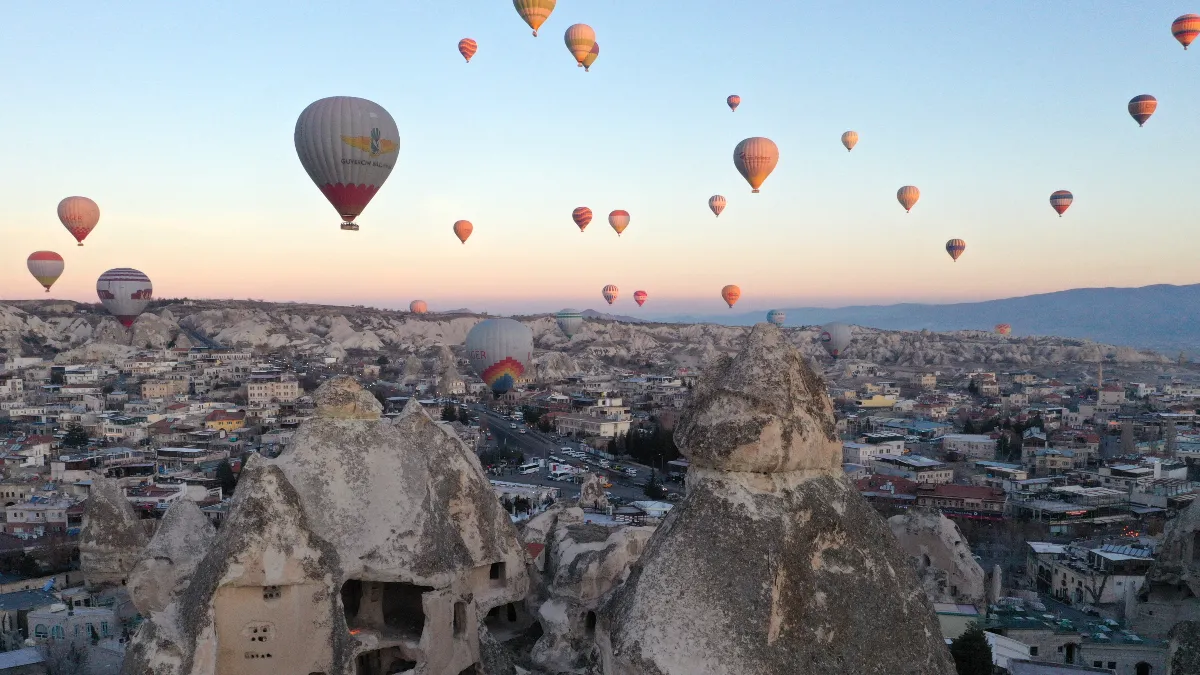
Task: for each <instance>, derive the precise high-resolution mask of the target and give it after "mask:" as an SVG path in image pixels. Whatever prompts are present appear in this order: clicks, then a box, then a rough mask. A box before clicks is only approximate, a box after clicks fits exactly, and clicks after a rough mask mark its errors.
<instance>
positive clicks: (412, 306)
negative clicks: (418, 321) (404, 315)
mask: <svg viewBox="0 0 1200 675" xmlns="http://www.w3.org/2000/svg"><path fill="white" fill-rule="evenodd" d="M408 311H410V312H412V313H413V314H424V313H425V312H428V311H429V305H427V304H425V301H424V300H413V301H412V302H410V303H408Z"/></svg>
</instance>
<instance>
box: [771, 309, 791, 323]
mask: <svg viewBox="0 0 1200 675" xmlns="http://www.w3.org/2000/svg"><path fill="white" fill-rule="evenodd" d="M767 321H769V322H771V323H773V324H775V325H776V326H780V327H782V326H783V322H784V321H787V314H786V313H785V312H784V311H783V310H782V309H773V310H771V311H769V312H767Z"/></svg>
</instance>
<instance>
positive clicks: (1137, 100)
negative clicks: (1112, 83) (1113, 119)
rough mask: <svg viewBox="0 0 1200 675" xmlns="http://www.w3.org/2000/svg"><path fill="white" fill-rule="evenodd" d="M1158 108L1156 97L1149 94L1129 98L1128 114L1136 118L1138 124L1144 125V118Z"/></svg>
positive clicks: (1148, 116)
mask: <svg viewBox="0 0 1200 675" xmlns="http://www.w3.org/2000/svg"><path fill="white" fill-rule="evenodd" d="M1157 109H1158V99H1156V98H1154V97H1153V96H1151V95H1150V94H1142V95H1140V96H1134V97H1133V98H1131V99H1129V116H1130V117H1132V118H1133V119H1135V120H1137V123H1138V126H1139V127H1140V126H1144V125H1145V124H1146V120H1148V119H1150V116H1151V115H1153V114H1154V111H1155V110H1157Z"/></svg>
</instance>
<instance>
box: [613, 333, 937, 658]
mask: <svg viewBox="0 0 1200 675" xmlns="http://www.w3.org/2000/svg"><path fill="white" fill-rule="evenodd" d="M780 371H782V372H780ZM704 379H705V380H706V381H705V382H704V383H703V384H702V385H701V388H700V390H701V392H703V393H701V394H700V395H698V396H697V397H696V400H695V401H694V403H693V407H692V408H691V409H689V410H688V411H686V412H685V414H684V418H685V419H686V420H687V423H686V425H685V426H683V427H681V428H680V429H679V430H678V431H677V432H676V442H677V443H678V444H679V445H680V449H681V450H682V451H683V452H684V454H686V455H688V456H689V457H691V458H692V462H693V463H692V466H691V468H690V470H689V473H688V481H687V483H688V494H687V496H686V497H685V498H684V499H683V501H681V502H680V503H679V504H677V505H676V507H675V508H674V509H673V510H672V511H671V513H670V515H669V516H668V517H667V519H666V520H665V521H664V522H663V524H662V525H661V526H659V528H658V530H657V531H656V532H655V533H654V535H653V536H652V537H651V539H650V542H649V544H648V545H647V548H646V550H645V552H644V553H643V554H642V556H641V559H640V561H639V562H638V563H637V564H636V565H635V566H634V569H633V572H632V574H631V575H630V577H629V580H628V581H627V582H626V583H625V584H624V585H622V586H621V587H620V588H618V589H617V590H616V591H614V592H613V594H612V595H611V598H610V599H609V600H608V601H607V602H606V604H605V605H604V606H603V607H602V609H601V613H600V614H601V616H600V621H599V625H598V626H597V635H596V641H597V645H598V646H599V649H600V652H601V656H602V664H603V672H604V673H605V675H684V674H687V675H710V674H711V675H718V674H719V675H734V674H735V673H736V674H738V675H760V674H761V675H766V674H768V673H770V674H772V675H775V674H778V673H789V674H794V675H810V674H811V675H816V674H818V673H820V674H821V675H884V674H885V673H886V674H888V675H895V674H901V673H903V674H909V675H918V674H919V675H950V674H952V673H954V666H953V662H952V660H951V659H950V655H949V652H948V651H947V649H946V646H945V644H944V643H943V641H942V638H941V631H940V630H939V628H938V625H937V622H936V620H935V616H934V613H933V610H932V607H931V605H930V603H929V600H928V599H927V598H926V597H925V594H924V593H923V592H921V587H920V585H919V583H918V581H917V579H916V578H915V576H914V574H913V571H912V566H911V563H910V562H909V560H908V556H907V555H906V554H905V553H904V552H903V551H902V550H901V549H900V547H899V546H898V545H897V543H896V542H895V539H894V538H893V537H891V536H890V532H889V531H888V528H887V527H886V525H885V524H884V522H883V520H882V519H881V518H880V517H879V516H878V515H877V514H876V513H875V511H874V510H873V509H872V508H871V507H870V506H869V505H868V504H867V503H866V502H865V501H864V500H863V498H862V497H861V496H860V495H859V494H858V492H857V491H856V490H855V489H854V488H853V487H852V486H851V485H850V484H849V483H848V482H847V481H846V479H845V477H844V476H843V475H842V474H841V471H840V466H839V465H838V464H837V462H836V461H835V459H833V458H831V457H830V445H831V444H834V443H835V441H834V438H833V435H832V429H833V417H832V414H831V406H830V402H829V400H828V398H827V397H826V396H825V394H824V393H823V384H822V382H821V380H820V379H819V378H818V377H816V376H815V375H814V374H813V373H812V372H811V371H809V369H808V367H807V366H806V365H805V363H804V361H803V359H801V358H800V356H799V355H798V354H796V353H795V349H794V348H793V347H792V346H791V345H789V344H788V343H787V340H786V339H785V337H784V335H783V334H782V333H781V331H779V330H778V329H777V328H775V327H773V326H770V325H767V324H759V325H757V326H755V327H754V329H753V330H752V332H751V333H750V335H749V336H748V338H747V339H746V341H745V346H744V347H743V348H742V350H741V351H740V353H739V354H738V355H737V356H736V357H734V358H733V359H732V360H731V361H730V362H729V363H726V364H723V366H722V367H721V368H719V369H714V370H712V371H711V372H709V373H706V375H705V378H704ZM764 380H765V381H764ZM771 386H774V387H777V388H778V393H777V395H776V396H775V397H774V398H772V397H771V396H770V394H769V393H768V392H769V388H770V387H771ZM734 571H736V573H732V572H734Z"/></svg>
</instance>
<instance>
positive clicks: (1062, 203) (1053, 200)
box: [1050, 190, 1075, 218]
mask: <svg viewBox="0 0 1200 675" xmlns="http://www.w3.org/2000/svg"><path fill="white" fill-rule="evenodd" d="M1073 201H1075V195H1073V194H1071V193H1070V192H1068V191H1066V190H1056V191H1054V192H1051V193H1050V206H1051V207H1052V208H1053V209H1054V210H1055V211H1057V212H1058V217H1059V218H1062V214H1064V213H1066V211H1067V209H1069V208H1071V202H1073Z"/></svg>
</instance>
